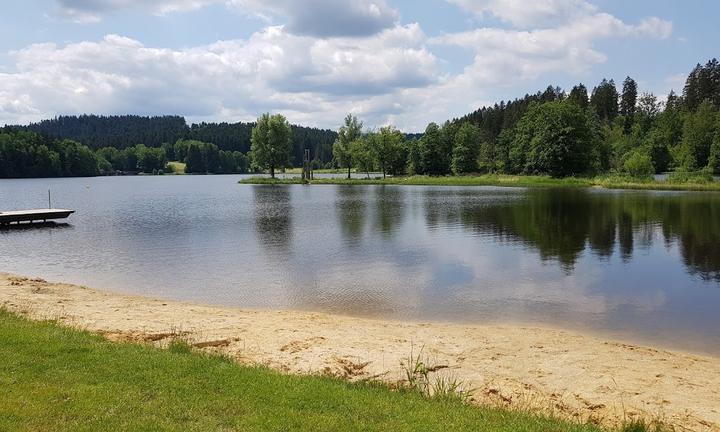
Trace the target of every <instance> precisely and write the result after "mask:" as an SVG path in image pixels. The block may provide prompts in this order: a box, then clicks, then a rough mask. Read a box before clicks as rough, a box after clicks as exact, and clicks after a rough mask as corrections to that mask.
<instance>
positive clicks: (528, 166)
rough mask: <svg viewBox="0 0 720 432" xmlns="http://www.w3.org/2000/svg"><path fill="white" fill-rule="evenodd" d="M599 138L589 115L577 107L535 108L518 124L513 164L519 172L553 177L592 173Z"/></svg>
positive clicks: (551, 105) (553, 104)
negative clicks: (593, 157) (597, 138)
mask: <svg viewBox="0 0 720 432" xmlns="http://www.w3.org/2000/svg"><path fill="white" fill-rule="evenodd" d="M595 136H596V135H595V134H594V132H593V130H592V124H591V122H590V121H589V120H588V117H587V115H586V114H585V112H584V111H583V110H582V109H580V107H578V106H577V105H576V104H574V103H570V102H567V101H565V102H561V101H557V102H550V103H546V104H542V105H534V106H532V107H531V108H530V110H528V112H527V114H525V116H524V117H523V118H522V119H521V120H520V122H519V123H518V124H517V127H516V132H515V137H514V140H513V143H512V148H511V151H510V160H511V165H512V167H513V168H514V170H516V171H518V172H522V173H525V174H548V175H551V176H553V177H565V176H570V175H579V174H585V173H588V172H589V171H591V168H592V154H593V146H594V145H596V142H595Z"/></svg>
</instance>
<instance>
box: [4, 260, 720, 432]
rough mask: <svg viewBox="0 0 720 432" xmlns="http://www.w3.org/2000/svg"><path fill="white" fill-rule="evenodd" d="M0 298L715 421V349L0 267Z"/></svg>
mask: <svg viewBox="0 0 720 432" xmlns="http://www.w3.org/2000/svg"><path fill="white" fill-rule="evenodd" d="M0 306H2V307H5V308H7V309H8V310H10V311H14V312H16V313H20V314H23V315H26V316H28V317H31V318H33V319H52V320H58V321H59V322H62V323H64V324H67V325H70V326H74V327H77V328H81V329H86V330H90V331H93V332H99V333H101V334H103V335H105V336H106V337H107V338H108V339H110V340H113V341H130V342H144V343H153V344H157V345H163V344H167V343H168V341H170V340H171V339H172V338H175V337H181V338H183V339H185V340H188V341H189V342H190V343H193V344H195V345H197V347H198V349H203V350H209V351H216V352H222V353H224V354H227V355H230V356H232V357H233V358H235V359H237V361H239V362H241V363H246V364H262V365H266V366H268V367H271V368H274V369H277V370H280V371H283V372H288V373H299V374H314V373H326V374H333V375H337V376H341V377H345V378H348V379H352V380H362V379H381V380H384V381H387V382H391V383H392V382H397V381H398V380H400V379H402V368H401V362H403V361H404V359H406V358H407V357H408V356H409V355H410V353H411V351H414V352H415V353H417V352H418V351H420V349H421V348H422V350H423V351H422V352H423V355H426V356H427V357H429V359H430V360H431V361H432V362H434V363H435V364H437V365H443V366H447V368H446V369H443V370H442V371H440V372H438V373H442V374H449V375H453V376H455V377H457V378H459V379H460V380H462V381H463V383H464V386H465V387H466V388H471V389H474V391H473V395H474V396H473V399H474V401H475V402H476V403H487V404H497V405H501V406H505V407H510V408H517V409H528V408H529V409H538V410H543V411H551V412H552V413H554V414H556V415H560V416H562V417H569V418H576V419H579V420H587V419H591V420H593V421H596V422H599V423H603V424H613V423H617V422H619V421H622V420H623V419H624V418H632V417H643V418H650V419H660V420H663V421H665V422H667V423H668V424H671V425H673V426H675V427H676V429H677V430H693V431H720V359H719V358H714V357H710V356H701V355H696V354H689V353H682V352H677V351H669V350H664V349H654V348H651V347H643V346H637V345H633V344H627V343H622V342H614V341H608V340H603V339H602V338H599V337H595V336H589V335H583V334H580V333H577V332H571V331H563V330H556V329H547V328H534V327H524V326H476V325H474V326H469V325H455V324H440V323H406V322H394V321H382V320H368V319H359V318H351V317H344V316H335V315H327V314H321V313H307V312H294V311H246V310H240V309H235V308H226V307H217V306H202V305H196V304H190V303H183V302H176V301H168V300H158V299H148V298H142V297H134V296H127V295H121V294H115V293H110V292H103V291H98V290H94V289H91V288H86V287H82V286H76V285H69V284H63V283H49V282H46V281H44V280H42V279H33V278H26V277H21V276H14V275H10V274H5V273H0Z"/></svg>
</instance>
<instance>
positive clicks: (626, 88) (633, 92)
mask: <svg viewBox="0 0 720 432" xmlns="http://www.w3.org/2000/svg"><path fill="white" fill-rule="evenodd" d="M637 98H638V88H637V83H636V82H635V80H634V79H632V78H630V77H627V78H625V81H624V82H623V90H622V99H621V100H620V115H622V116H623V117H624V119H625V124H624V128H625V133H626V134H627V133H630V130H631V129H632V127H633V124H634V123H635V108H636V107H637Z"/></svg>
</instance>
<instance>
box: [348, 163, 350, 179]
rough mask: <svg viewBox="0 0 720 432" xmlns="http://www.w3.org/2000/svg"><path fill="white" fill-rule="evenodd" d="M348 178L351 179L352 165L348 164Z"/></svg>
mask: <svg viewBox="0 0 720 432" xmlns="http://www.w3.org/2000/svg"><path fill="white" fill-rule="evenodd" d="M348 180H350V165H348Z"/></svg>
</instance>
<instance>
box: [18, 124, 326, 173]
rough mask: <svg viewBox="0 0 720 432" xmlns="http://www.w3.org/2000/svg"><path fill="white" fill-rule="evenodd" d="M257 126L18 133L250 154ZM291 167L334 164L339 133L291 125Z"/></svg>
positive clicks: (51, 127) (94, 143)
mask: <svg viewBox="0 0 720 432" xmlns="http://www.w3.org/2000/svg"><path fill="white" fill-rule="evenodd" d="M253 127H255V123H242V122H240V123H200V124H193V125H190V126H188V125H187V123H186V121H185V119H184V118H183V117H179V116H162V117H142V116H133V115H126V116H97V115H81V116H60V117H57V118H55V119H52V120H44V121H41V122H39V123H33V124H30V125H28V126H18V127H17V128H18V129H22V130H27V131H31V132H37V133H40V134H43V135H48V136H50V137H53V138H58V139H70V140H73V141H77V142H79V143H82V144H84V145H86V146H88V147H90V148H91V149H94V150H97V149H100V148H104V147H113V148H116V149H118V150H124V149H126V148H129V147H134V146H136V145H137V144H139V143H142V144H144V145H146V146H147V147H151V148H159V147H167V146H168V145H174V144H175V143H176V142H177V141H178V140H193V141H202V142H206V143H213V144H214V145H216V146H217V147H218V150H221V151H227V152H232V153H235V152H240V153H243V154H247V153H248V152H249V151H250V137H251V134H252V129H253ZM291 128H292V132H293V135H292V148H293V150H292V153H291V158H292V159H291V162H292V163H293V164H294V165H296V166H299V165H302V158H303V153H304V150H305V149H310V150H311V155H312V158H313V162H314V164H315V165H316V166H317V167H322V166H325V165H327V164H329V163H331V162H332V144H333V142H335V139H336V138H337V133H335V132H334V131H331V130H324V129H316V128H308V127H302V126H295V125H292V126H291Z"/></svg>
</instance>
